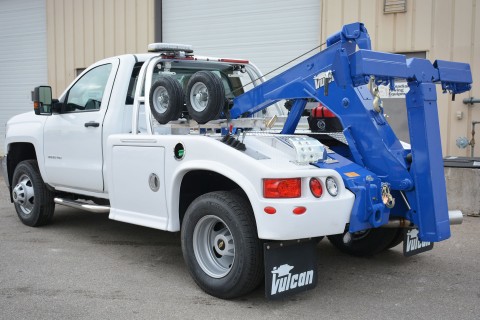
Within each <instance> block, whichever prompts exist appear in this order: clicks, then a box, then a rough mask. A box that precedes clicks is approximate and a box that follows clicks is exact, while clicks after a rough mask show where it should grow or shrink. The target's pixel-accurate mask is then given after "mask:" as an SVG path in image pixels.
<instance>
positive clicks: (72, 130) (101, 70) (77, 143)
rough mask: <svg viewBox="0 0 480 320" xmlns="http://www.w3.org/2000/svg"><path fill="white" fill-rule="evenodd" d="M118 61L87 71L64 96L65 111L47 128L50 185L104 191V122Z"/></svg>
mask: <svg viewBox="0 0 480 320" xmlns="http://www.w3.org/2000/svg"><path fill="white" fill-rule="evenodd" d="M118 65H119V60H118V59H117V58H113V59H110V60H105V61H104V62H103V63H102V64H97V65H94V66H92V67H91V68H90V69H88V70H87V71H86V72H85V73H84V74H83V75H82V76H81V77H80V78H79V79H77V81H75V83H74V84H73V85H72V86H71V87H70V88H69V89H68V91H67V92H66V93H65V94H64V95H63V96H62V97H61V99H60V101H61V102H62V103H63V108H62V109H63V110H62V112H61V113H60V114H53V115H52V116H50V117H49V118H48V120H47V122H46V124H45V129H44V156H45V171H46V174H47V179H46V180H47V182H48V183H49V184H51V185H53V186H55V187H60V188H62V187H63V188H73V189H82V190H87V191H93V192H102V191H103V189H104V183H103V172H102V167H103V136H102V131H103V119H104V118H105V113H106V112H107V109H108V103H109V100H110V93H111V91H112V86H113V84H114V80H115V75H116V73H117V69H118Z"/></svg>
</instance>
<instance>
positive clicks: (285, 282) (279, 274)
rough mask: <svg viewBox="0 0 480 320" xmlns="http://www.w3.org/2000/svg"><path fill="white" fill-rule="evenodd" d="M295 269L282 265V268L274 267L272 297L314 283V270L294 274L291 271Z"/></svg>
mask: <svg viewBox="0 0 480 320" xmlns="http://www.w3.org/2000/svg"><path fill="white" fill-rule="evenodd" d="M293 268H294V267H293V266H291V265H288V264H282V265H281V266H280V267H278V268H277V267H274V268H273V270H272V274H273V280H272V291H271V295H272V296H273V295H275V294H277V293H280V292H285V291H288V290H291V289H295V288H300V287H303V286H306V285H309V284H312V282H313V270H308V271H305V272H302V273H294V274H292V273H291V272H290V271H291V270H292V269H293Z"/></svg>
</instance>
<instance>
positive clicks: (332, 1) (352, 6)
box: [0, 0, 480, 156]
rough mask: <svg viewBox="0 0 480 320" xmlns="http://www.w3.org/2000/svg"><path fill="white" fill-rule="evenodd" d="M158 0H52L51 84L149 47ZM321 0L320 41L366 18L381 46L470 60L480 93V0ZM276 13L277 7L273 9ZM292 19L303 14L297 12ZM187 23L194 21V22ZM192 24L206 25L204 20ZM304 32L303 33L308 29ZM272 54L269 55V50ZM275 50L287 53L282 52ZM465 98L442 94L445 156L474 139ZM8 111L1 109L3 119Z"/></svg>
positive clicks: (281, 26) (59, 86)
mask: <svg viewBox="0 0 480 320" xmlns="http://www.w3.org/2000/svg"><path fill="white" fill-rule="evenodd" d="M155 2H157V3H161V1H155V0H75V1H74V0H46V12H47V13H46V14H47V45H48V83H49V84H50V85H52V87H53V89H54V95H55V96H58V95H59V94H60V93H61V92H62V91H63V89H64V88H65V87H66V86H67V85H68V83H70V82H71V81H72V80H73V79H74V78H75V76H76V73H77V70H78V69H81V68H85V67H87V66H88V65H90V64H91V63H93V62H95V61H97V60H99V59H101V58H104V57H108V56H112V55H117V54H122V53H132V52H144V51H145V50H146V46H147V44H148V43H150V42H153V41H154V38H155V35H154V30H155V26H154V25H155V21H154V19H155V18H154V3H155ZM318 2H319V3H320V6H317V7H315V8H314V9H313V10H315V11H316V10H319V13H318V16H320V23H319V25H320V26H319V28H320V32H319V34H320V39H318V42H317V43H316V44H318V43H322V42H323V41H324V40H325V39H326V37H327V36H328V35H329V34H331V33H333V32H336V31H337V30H339V28H340V27H341V26H342V25H343V24H345V23H349V22H355V21H361V22H364V23H365V25H366V26H367V28H368V30H369V32H370V35H371V37H372V44H373V47H374V49H375V50H381V51H388V52H418V51H424V52H426V56H427V58H428V59H430V60H435V59H446V60H456V61H464V62H469V63H470V64H471V67H472V72H473V77H474V82H475V84H474V87H473V90H472V91H471V93H470V95H471V96H474V97H476V98H479V97H480V70H479V65H480V47H479V46H480V23H476V20H477V18H479V17H480V5H479V3H478V0H422V1H414V0H407V1H406V8H407V10H406V12H404V13H393V14H385V13H384V3H385V0H318ZM388 2H389V1H388ZM287 4H288V3H287ZM301 4H302V1H298V2H290V5H291V6H292V8H295V7H296V6H298V5H301ZM277 9H278V8H277ZM183 10H191V11H190V12H185V16H188V14H195V11H196V10H197V7H196V6H195V5H193V1H192V5H191V6H188V5H187V6H185V8H184V9H183ZM283 10H288V8H284V9H283ZM182 12H183V11H182ZM274 14H275V11H272V15H274ZM169 19H171V17H168V19H167V17H165V16H164V19H163V20H164V21H163V23H164V30H168V28H169V27H170V25H169V21H170V20H169ZM244 19H251V23H252V25H253V26H255V28H257V29H261V28H262V21H257V20H255V18H254V17H250V16H248V15H247V16H246V17H244ZM291 19H302V17H297V16H292V17H291ZM185 23H186V24H188V19H186V21H185ZM269 23H277V24H278V25H277V28H278V33H279V34H282V32H283V30H285V29H286V28H289V23H288V21H284V20H275V19H273V20H271V21H270V22H269ZM190 27H191V28H196V29H202V25H192V26H190ZM255 28H254V29H255ZM207 29H208V28H207ZM207 29H206V30H207ZM205 32H212V31H208V30H207V31H205ZM236 32H237V33H238V34H239V35H240V34H241V33H242V32H249V34H250V36H251V39H252V40H251V41H252V42H251V43H255V42H256V41H262V40H264V39H261V37H260V36H259V33H257V32H255V30H247V31H245V30H241V29H239V30H237V31H236ZM256 36H257V38H256ZM298 36H299V37H301V36H302V34H301V33H300V34H299V35H298ZM232 37H235V34H233V35H232ZM168 40H169V41H173V40H174V39H168ZM314 45H315V44H312V47H313V46H314ZM209 49H210V54H211V55H216V54H217V53H216V52H220V50H221V49H222V48H221V44H219V47H218V51H217V50H216V49H215V48H209ZM239 50H240V49H239ZM265 52H267V54H270V53H269V50H268V49H265ZM270 52H271V51H270ZM300 53H301V52H299V54H300ZM275 55H276V56H278V57H280V58H281V57H283V56H282V52H278V50H276V52H275ZM245 58H249V57H245ZM289 58H290V56H288V57H287V56H285V59H284V61H287V60H288V59H289ZM30 90H31V89H30ZM28 93H29V91H28ZM464 97H468V95H466V94H463V95H462V96H459V97H457V101H454V102H452V101H451V98H450V96H448V95H444V94H440V91H439V95H438V98H439V115H440V121H441V130H442V142H443V143H442V145H443V151H444V154H445V155H469V148H467V149H465V150H460V149H458V148H457V147H456V146H455V139H456V138H457V137H458V136H467V137H469V138H470V137H471V134H470V131H471V122H472V120H480V106H473V107H469V106H467V105H464V104H463V103H462V99H463V98H464ZM458 112H461V113H462V115H463V117H462V119H457V113H458ZM3 116H4V112H3V111H2V112H1V115H0V117H3ZM476 149H477V150H476V152H475V154H476V155H477V156H478V155H480V147H477V148H476Z"/></svg>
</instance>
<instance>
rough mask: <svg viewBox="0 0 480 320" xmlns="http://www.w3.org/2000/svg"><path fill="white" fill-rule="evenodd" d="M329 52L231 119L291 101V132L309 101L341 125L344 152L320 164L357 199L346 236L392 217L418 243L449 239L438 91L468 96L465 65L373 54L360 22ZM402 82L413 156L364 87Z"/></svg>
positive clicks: (245, 102)
mask: <svg viewBox="0 0 480 320" xmlns="http://www.w3.org/2000/svg"><path fill="white" fill-rule="evenodd" d="M326 43H327V48H326V49H325V50H323V51H321V52H319V53H317V54H316V55H314V56H312V57H310V58H309V59H307V60H305V61H303V62H301V63H299V64H298V65H296V66H294V67H292V68H290V69H288V70H286V71H285V72H283V73H281V74H279V75H277V76H275V77H273V78H272V79H270V80H268V81H266V82H264V83H262V84H261V85H259V86H257V87H255V88H253V89H252V90H250V91H248V92H246V93H244V94H242V95H240V96H238V97H236V98H235V100H234V104H233V107H232V109H231V110H230V116H231V117H232V118H233V119H235V118H238V117H240V116H244V115H249V114H253V113H255V112H258V111H260V110H262V109H264V108H266V107H268V106H269V105H271V104H273V103H275V102H277V101H280V100H283V99H290V100H294V104H293V106H292V109H291V111H290V114H289V116H288V118H287V120H286V123H285V126H284V128H283V130H282V133H286V134H288V133H293V132H294V131H295V128H296V126H297V124H298V122H299V120H300V117H301V114H302V112H303V110H304V108H305V105H306V103H307V99H315V100H317V101H318V102H321V103H322V104H323V105H325V106H327V107H328V108H329V109H330V110H331V111H332V112H334V113H335V114H336V115H337V117H338V118H339V119H340V121H341V122H342V125H343V128H344V131H343V133H344V135H345V138H346V140H347V142H348V149H349V150H348V152H344V153H342V154H340V152H338V153H336V154H333V155H331V157H332V158H334V159H335V160H337V161H338V162H335V163H325V162H318V163H316V164H315V165H317V166H318V167H321V168H332V169H335V170H337V171H338V172H339V173H340V174H341V175H342V177H343V179H344V182H345V185H346V187H347V188H348V189H349V190H350V191H352V192H353V193H354V194H355V196H356V198H355V203H354V207H353V210H352V215H351V220H350V227H349V228H350V229H349V230H350V232H355V231H359V230H364V229H367V228H372V227H379V226H381V225H383V224H385V223H387V222H388V220H389V218H390V215H393V216H399V217H404V218H406V219H408V220H410V221H412V222H413V223H414V224H415V225H417V226H418V228H419V236H420V239H421V240H423V241H434V242H436V241H442V240H445V239H447V238H449V237H450V223H449V217H448V206H447V196H446V187H445V179H444V173H443V160H442V149H441V140H440V127H439V121H438V112H437V94H436V88H435V84H441V86H442V89H443V90H444V91H449V92H450V93H452V94H453V95H455V94H458V93H462V92H465V91H468V90H470V88H471V83H472V76H471V71H470V66H469V65H468V64H465V63H458V62H449V61H441V60H437V61H435V63H433V65H432V63H430V61H428V60H425V59H416V58H414V59H408V60H407V59H406V58H405V56H404V55H400V54H391V53H384V52H377V51H372V50H371V43H370V37H369V35H368V32H367V30H366V28H365V27H364V25H363V24H362V23H352V24H348V25H345V26H344V27H343V28H342V30H341V31H340V32H338V33H336V34H334V35H332V36H330V37H329V38H328V39H327V42H326ZM371 77H374V79H375V83H376V84H381V83H383V84H390V87H391V88H393V87H394V81H395V80H396V79H406V81H407V82H408V86H409V88H410V91H409V92H408V93H407V96H406V105H407V115H408V125H409V132H410V142H411V150H405V149H404V148H403V146H402V144H401V143H400V141H399V140H398V138H397V137H396V135H395V133H394V132H393V130H392V129H391V127H390V126H389V124H388V123H387V121H386V120H385V118H384V115H383V110H381V107H380V108H379V107H378V106H377V107H376V108H375V107H374V97H373V96H372V94H371V92H370V90H369V89H368V86H367V84H368V83H369V81H370V79H371ZM385 185H388V187H389V188H390V189H391V191H392V194H393V195H394V196H395V197H396V198H397V199H398V200H397V204H396V205H395V206H394V207H393V208H392V209H389V208H388V207H387V206H386V205H385V204H384V202H383V201H382V194H381V190H382V187H384V186H385Z"/></svg>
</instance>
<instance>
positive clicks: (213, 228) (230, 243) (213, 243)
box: [193, 215, 235, 279]
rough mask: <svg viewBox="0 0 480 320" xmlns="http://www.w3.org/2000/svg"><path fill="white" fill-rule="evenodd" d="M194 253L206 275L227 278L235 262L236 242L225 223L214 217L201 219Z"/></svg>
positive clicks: (195, 239) (194, 244)
mask: <svg viewBox="0 0 480 320" xmlns="http://www.w3.org/2000/svg"><path fill="white" fill-rule="evenodd" d="M193 251H194V253H195V258H196V260H197V262H198V264H199V266H200V268H202V270H203V271H204V272H205V273H206V274H208V275H209V276H211V277H212V278H217V279H218V278H222V277H224V276H226V275H227V274H228V273H229V272H230V270H231V268H232V265H233V262H234V260H235V241H234V238H233V236H232V234H231V232H230V229H229V228H228V226H227V225H226V224H225V222H224V221H223V220H221V219H220V218H218V217H217V216H213V215H209V216H205V217H203V218H202V219H200V220H199V221H198V222H197V225H196V226H195V229H194V232H193Z"/></svg>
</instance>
